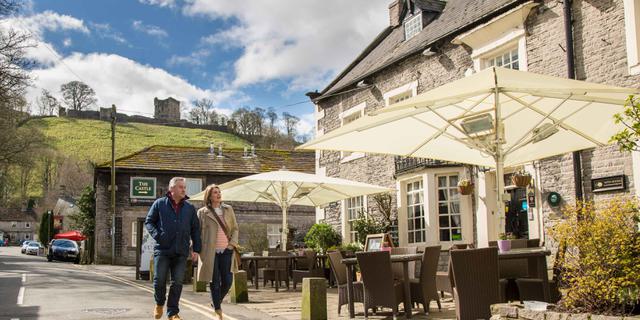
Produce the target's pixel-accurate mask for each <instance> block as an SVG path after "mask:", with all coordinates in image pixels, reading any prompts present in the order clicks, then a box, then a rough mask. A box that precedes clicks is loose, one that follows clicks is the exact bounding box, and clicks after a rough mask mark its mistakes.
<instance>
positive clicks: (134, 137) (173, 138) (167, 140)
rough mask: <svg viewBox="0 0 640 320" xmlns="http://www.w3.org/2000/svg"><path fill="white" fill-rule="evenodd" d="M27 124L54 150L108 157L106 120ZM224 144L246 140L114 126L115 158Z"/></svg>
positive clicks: (100, 158)
mask: <svg viewBox="0 0 640 320" xmlns="http://www.w3.org/2000/svg"><path fill="white" fill-rule="evenodd" d="M26 126H31V127H37V128H40V129H41V130H42V132H43V133H44V135H45V136H47V140H48V143H49V144H50V145H51V146H52V147H53V148H54V149H56V150H57V151H59V152H61V153H63V154H64V155H67V156H72V157H75V158H77V159H81V160H85V159H86V160H89V161H92V162H94V163H101V162H105V161H108V160H110V159H111V127H110V123H109V122H105V121H99V120H84V119H71V118H43V119H33V120H30V121H29V122H28V123H27V124H26ZM212 142H213V143H215V145H216V146H218V145H219V144H220V143H223V144H224V148H230V147H243V146H246V145H247V144H248V142H247V141H245V140H243V139H242V138H239V137H237V136H235V135H232V134H228V133H224V132H218V131H210V130H202V129H187V128H177V127H167V126H160V125H152V124H144V123H119V124H118V125H117V127H116V158H118V157H122V156H126V155H128V154H131V153H133V152H136V151H139V150H141V149H143V148H145V147H148V146H152V145H172V146H191V147H196V146H201V147H208V146H209V144H210V143H212Z"/></svg>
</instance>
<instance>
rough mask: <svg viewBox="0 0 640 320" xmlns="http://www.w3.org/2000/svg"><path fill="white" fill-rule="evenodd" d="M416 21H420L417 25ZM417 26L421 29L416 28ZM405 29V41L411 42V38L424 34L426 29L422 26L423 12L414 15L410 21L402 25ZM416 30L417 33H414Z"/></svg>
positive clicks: (407, 20)
mask: <svg viewBox="0 0 640 320" xmlns="http://www.w3.org/2000/svg"><path fill="white" fill-rule="evenodd" d="M416 21H418V22H417V23H416ZM414 24H415V25H417V26H419V27H417V28H416V27H415V26H414ZM402 25H403V27H404V41H409V40H410V39H411V38H413V37H415V36H417V35H419V34H420V32H422V29H423V28H424V26H423V25H422V12H418V13H417V14H416V15H414V16H413V17H410V18H408V19H406V20H405V21H404V22H403V23H402ZM407 27H409V28H410V29H407ZM414 29H415V31H414ZM409 31H411V32H412V33H411V34H409V33H408V32H409Z"/></svg>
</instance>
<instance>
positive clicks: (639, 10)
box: [623, 0, 640, 75]
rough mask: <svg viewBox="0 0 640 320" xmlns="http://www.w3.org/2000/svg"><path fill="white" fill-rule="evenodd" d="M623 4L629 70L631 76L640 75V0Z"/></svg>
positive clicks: (629, 0) (626, 0) (627, 0)
mask: <svg viewBox="0 0 640 320" xmlns="http://www.w3.org/2000/svg"><path fill="white" fill-rule="evenodd" d="M623 3H624V26H625V28H624V29H625V38H626V47H627V55H626V56H627V68H628V72H629V74H630V75H637V74H640V0H624V1H623Z"/></svg>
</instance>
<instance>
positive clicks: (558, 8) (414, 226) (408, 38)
mask: <svg viewBox="0 0 640 320" xmlns="http://www.w3.org/2000/svg"><path fill="white" fill-rule="evenodd" d="M572 3H573V4H572V7H571V14H572V16H573V27H572V30H571V31H572V32H571V34H573V48H574V51H575V56H574V59H573V60H574V62H575V75H576V78H577V79H578V80H585V81H589V82H596V83H603V84H610V85H616V86H622V87H635V88H637V87H639V86H640V82H639V80H640V77H639V76H638V74H640V66H639V65H640V46H639V41H640V32H638V31H640V30H639V28H640V15H638V12H640V9H639V8H640V1H638V0H589V1H587V0H574V1H573V2H572ZM564 13H565V12H564V8H563V4H562V2H558V1H551V0H545V1H526V0H488V1H479V0H449V1H446V2H445V1H438V0H408V1H407V0H396V1H393V2H392V3H391V4H390V5H389V20H390V21H389V22H390V23H389V26H388V27H386V28H385V29H384V30H382V31H381V32H380V34H379V35H378V36H377V37H376V39H374V40H373V41H372V43H371V44H369V45H368V46H367V47H366V48H364V51H363V52H362V53H361V54H360V55H359V56H358V57H356V58H355V60H354V61H353V62H352V63H351V64H349V65H348V66H346V68H345V69H344V70H343V71H342V72H341V73H340V74H339V75H338V76H337V77H336V78H335V79H334V80H333V81H332V82H331V83H329V84H328V85H327V87H326V88H324V89H323V90H322V91H321V92H313V93H308V96H309V97H310V98H311V99H312V101H313V102H314V103H315V115H316V116H315V118H316V130H317V131H316V136H317V137H318V136H322V135H323V134H325V133H328V132H330V131H332V130H335V129H337V128H339V127H341V126H343V125H345V124H347V123H349V122H351V121H354V120H356V119H358V118H359V117H362V116H363V115H364V114H365V113H367V112H370V111H372V110H375V109H378V108H384V107H386V106H388V105H390V104H393V103H397V102H399V101H402V100H404V99H407V98H410V97H412V96H415V95H417V94H420V93H422V92H425V91H428V90H430V89H433V88H436V87H438V86H441V85H443V84H446V83H449V82H451V81H454V80H456V79H460V78H462V77H465V76H467V75H470V74H472V73H474V72H477V71H479V70H481V69H484V68H486V67H489V66H494V65H495V66H501V67H506V68H512V69H519V70H524V71H530V72H535V73H541V74H547V75H552V76H558V77H567V74H568V58H567V53H566V48H567V39H566V38H565V27H564V25H565V24H564ZM603 120H605V121H613V120H612V119H611V120H608V119H603ZM390 134H392V133H390ZM416 134H420V133H419V132H416ZM578 159H579V161H580V162H581V164H582V169H581V171H578V174H577V175H574V160H573V157H572V155H571V154H567V155H562V156H557V157H553V158H548V159H543V160H540V161H534V162H532V163H529V164H526V165H524V166H523V167H516V168H507V169H506V173H507V174H506V177H505V180H506V184H507V190H508V192H509V194H510V195H511V200H510V201H509V203H508V207H509V208H510V212H509V213H507V219H506V220H507V221H506V225H507V227H506V228H507V229H506V230H498V229H499V227H498V226H499V225H500V224H499V219H498V218H497V215H496V214H494V212H495V211H496V208H495V205H493V207H492V205H491V204H494V203H495V200H491V199H496V198H495V197H496V194H495V189H493V190H492V188H491V186H493V185H494V183H495V173H494V172H493V171H492V170H487V169H484V168H478V167H474V166H466V165H459V164H455V163H447V162H442V161H435V160H430V159H417V158H402V157H393V156H387V155H379V154H365V153H358V152H332V151H322V152H320V151H319V152H316V171H317V173H319V174H326V175H327V176H332V177H340V178H346V179H351V180H357V181H362V182H368V183H373V184H378V185H383V186H387V187H395V188H396V190H397V194H396V195H395V203H394V208H395V210H396V213H397V217H398V229H399V235H400V237H399V242H400V245H403V246H405V245H435V244H440V245H442V246H443V248H448V247H449V246H451V245H452V244H455V243H475V244H477V245H480V246H486V245H487V243H488V241H490V240H495V239H496V238H497V235H498V233H499V232H504V231H514V232H516V233H518V234H519V235H520V236H521V237H529V238H532V239H533V238H543V239H544V238H545V231H544V230H545V226H547V225H548V224H549V223H553V221H554V219H557V218H558V216H559V215H558V212H559V210H560V209H559V208H560V206H561V205H562V204H565V203H569V204H570V203H573V202H574V201H575V199H576V185H577V186H578V188H579V189H581V190H582V191H583V193H584V197H585V198H586V199H588V200H596V201H598V200H603V199H607V198H611V197H613V196H617V195H638V194H639V193H640V188H637V187H636V185H637V184H638V183H640V156H639V155H638V154H637V153H634V154H631V153H626V152H619V151H618V149H617V147H616V146H607V147H602V148H597V149H589V150H583V151H581V152H579V157H578ZM576 163H577V162H576ZM522 169H524V170H526V171H528V172H530V173H532V174H533V177H534V179H533V181H534V182H533V184H532V186H531V187H530V188H527V189H524V188H516V187H515V186H513V185H511V182H510V181H511V180H510V174H511V173H513V172H514V171H516V170H522ZM634 169H635V170H634ZM463 177H467V178H473V179H475V180H476V186H477V187H476V192H475V194H473V195H471V196H460V195H458V193H457V190H456V183H457V181H458V180H459V179H461V178H463ZM576 177H579V178H580V177H581V178H582V183H581V184H580V183H576ZM601 178H604V179H609V180H610V181H613V180H616V179H617V180H618V181H621V182H623V183H622V184H621V185H620V186H619V188H618V190H613V191H611V190H609V191H604V192H594V191H593V190H592V184H593V185H595V184H596V183H597V181H599V180H598V179H601ZM578 181H579V180H578ZM550 195H552V196H554V197H557V196H560V199H561V200H562V201H560V205H555V206H552V205H550V202H549V201H548V198H549V196H550ZM527 199H529V200H531V201H527ZM359 211H367V212H374V213H375V211H376V208H375V204H374V202H373V201H372V199H370V198H367V197H359V198H356V199H349V200H346V201H342V202H339V203H335V204H334V205H332V206H329V207H327V208H325V209H323V210H318V212H317V213H316V214H317V219H318V220H325V221H327V222H329V223H331V224H333V225H334V226H335V227H336V228H338V229H339V230H341V232H342V235H343V237H344V238H345V239H347V241H349V240H353V239H351V235H350V233H351V222H350V221H351V220H352V219H353V218H354V217H356V214H355V213H357V212H359Z"/></svg>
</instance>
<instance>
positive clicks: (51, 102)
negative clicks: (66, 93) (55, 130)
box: [36, 89, 60, 116]
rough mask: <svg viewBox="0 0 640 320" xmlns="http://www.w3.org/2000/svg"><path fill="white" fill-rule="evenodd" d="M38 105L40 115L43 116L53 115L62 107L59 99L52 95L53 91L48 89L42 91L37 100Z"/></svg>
mask: <svg viewBox="0 0 640 320" xmlns="http://www.w3.org/2000/svg"><path fill="white" fill-rule="evenodd" d="M36 105H37V106H38V111H39V113H40V115H43V116H52V115H54V114H55V112H56V111H57V110H58V107H60V103H58V99H56V98H55V97H54V96H52V95H51V92H49V90H47V89H42V93H40V96H39V97H38V99H37V100H36Z"/></svg>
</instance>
